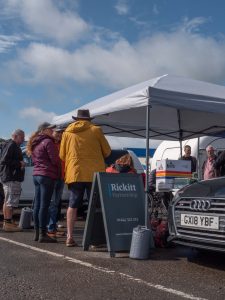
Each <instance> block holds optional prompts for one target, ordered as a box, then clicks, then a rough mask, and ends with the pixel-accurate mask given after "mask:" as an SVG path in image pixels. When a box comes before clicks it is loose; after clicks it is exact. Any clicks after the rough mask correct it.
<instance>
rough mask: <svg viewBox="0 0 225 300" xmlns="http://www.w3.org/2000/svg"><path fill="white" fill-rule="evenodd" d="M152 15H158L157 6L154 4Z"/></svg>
mask: <svg viewBox="0 0 225 300" xmlns="http://www.w3.org/2000/svg"><path fill="white" fill-rule="evenodd" d="M152 11H153V13H154V15H158V14H159V9H158V6H157V5H156V4H154V5H153V9H152Z"/></svg>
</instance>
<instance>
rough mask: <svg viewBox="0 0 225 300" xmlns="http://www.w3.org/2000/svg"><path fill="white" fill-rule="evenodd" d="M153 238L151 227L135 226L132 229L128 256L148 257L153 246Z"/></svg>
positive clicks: (136, 257) (135, 257)
mask: <svg viewBox="0 0 225 300" xmlns="http://www.w3.org/2000/svg"><path fill="white" fill-rule="evenodd" d="M154 247H155V246H154V240H153V236H152V231H151V229H148V228H147V227H146V226H140V225H138V227H135V228H134V229H133V234H132V240H131V247H130V258H134V259H148V258H149V256H150V252H151V250H152V249H153V248H154Z"/></svg>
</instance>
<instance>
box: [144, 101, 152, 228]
mask: <svg viewBox="0 0 225 300" xmlns="http://www.w3.org/2000/svg"><path fill="white" fill-rule="evenodd" d="M148 101H149V100H148ZM150 108H151V107H150V104H148V106H147V110H146V182H145V226H146V227H149V224H150V222H149V213H148V192H149V127H150Z"/></svg>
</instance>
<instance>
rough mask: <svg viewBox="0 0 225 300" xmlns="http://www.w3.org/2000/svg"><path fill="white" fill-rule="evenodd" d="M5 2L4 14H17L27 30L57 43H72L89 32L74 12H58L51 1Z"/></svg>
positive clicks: (14, 0) (23, 0)
mask: <svg viewBox="0 0 225 300" xmlns="http://www.w3.org/2000/svg"><path fill="white" fill-rule="evenodd" d="M5 1H6V4H7V5H6V6H5V12H6V11H7V12H8V14H9V12H11V13H14V14H15V13H19V15H20V16H21V18H22V20H23V22H24V23H25V24H26V25H27V26H28V28H29V30H31V31H33V32H34V33H36V34H39V35H40V36H42V37H47V38H50V39H53V40H55V41H57V42H59V43H63V44H66V43H70V42H74V41H75V40H77V39H80V38H82V37H83V35H85V34H86V33H88V32H89V30H90V27H89V25H88V24H87V23H86V22H85V21H84V20H83V19H82V18H81V17H80V16H79V15H78V14H76V12H74V11H73V12H71V11H66V10H63V11H62V10H59V9H58V7H57V6H56V5H54V2H53V1H52V0H38V1H37V0H5ZM6 8H7V9H6Z"/></svg>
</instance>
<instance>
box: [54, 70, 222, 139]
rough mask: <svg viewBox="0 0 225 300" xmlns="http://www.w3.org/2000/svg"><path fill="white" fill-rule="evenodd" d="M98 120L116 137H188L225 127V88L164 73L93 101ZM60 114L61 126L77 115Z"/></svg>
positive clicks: (93, 111) (94, 112)
mask: <svg viewBox="0 0 225 300" xmlns="http://www.w3.org/2000/svg"><path fill="white" fill-rule="evenodd" d="M85 108H88V109H89V110H90V113H91V116H92V117H94V123H96V124H99V125H101V126H102V129H103V131H104V133H105V134H108V135H112V136H125V137H142V138H146V122H147V114H148V109H146V108H149V112H150V118H149V121H150V126H149V137H150V138H153V139H162V140H165V139H166V140H183V139H188V138H192V137H197V136H200V135H207V134H212V133H214V132H217V131H220V130H223V129H225V116H224V114H225V86H219V85H215V84H211V83H207V82H201V81H197V80H192V79H187V78H182V77H175V76H169V75H164V76H161V77H158V78H155V79H151V80H149V81H145V82H142V83H140V84H137V85H134V86H131V87H129V88H126V89H123V90H121V91H118V92H116V93H113V94H110V95H107V96H105V97H102V98H99V99H97V100H95V101H92V102H89V103H87V104H85V105H84V106H82V107H79V109H85ZM76 113H77V109H76V110H74V111H71V112H69V113H67V114H64V115H61V116H56V117H55V118H54V119H53V122H54V123H55V124H64V123H70V122H72V115H76Z"/></svg>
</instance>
